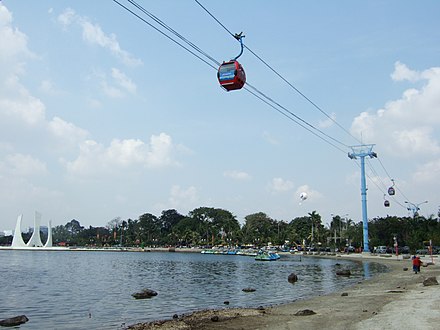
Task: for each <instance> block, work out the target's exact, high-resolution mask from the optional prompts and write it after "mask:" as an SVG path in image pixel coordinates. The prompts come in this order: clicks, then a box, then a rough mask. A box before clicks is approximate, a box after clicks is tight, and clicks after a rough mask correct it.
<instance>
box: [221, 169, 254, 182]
mask: <svg viewBox="0 0 440 330" xmlns="http://www.w3.org/2000/svg"><path fill="white" fill-rule="evenodd" d="M223 176H224V177H226V178H231V179H234V180H240V181H241V180H250V179H251V176H250V175H249V174H248V173H246V172H243V171H236V170H232V171H225V172H223Z"/></svg>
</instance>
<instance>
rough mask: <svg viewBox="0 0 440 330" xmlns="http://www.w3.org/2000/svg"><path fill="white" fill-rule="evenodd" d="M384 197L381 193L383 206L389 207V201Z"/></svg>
mask: <svg viewBox="0 0 440 330" xmlns="http://www.w3.org/2000/svg"><path fill="white" fill-rule="evenodd" d="M385 197H386V195H385V194H383V199H384V202H383V206H385V207H390V201H389V200H387V199H386V198H385Z"/></svg>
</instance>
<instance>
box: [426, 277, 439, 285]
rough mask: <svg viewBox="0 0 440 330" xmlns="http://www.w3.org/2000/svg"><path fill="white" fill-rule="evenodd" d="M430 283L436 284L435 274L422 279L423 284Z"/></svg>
mask: <svg viewBox="0 0 440 330" xmlns="http://www.w3.org/2000/svg"><path fill="white" fill-rule="evenodd" d="M431 285H438V282H437V279H436V278H435V276H430V277H428V278H426V279H424V280H423V286H431Z"/></svg>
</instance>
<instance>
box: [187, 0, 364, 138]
mask: <svg viewBox="0 0 440 330" xmlns="http://www.w3.org/2000/svg"><path fill="white" fill-rule="evenodd" d="M194 1H195V2H196V3H197V4H198V5H199V6H200V7H201V8H202V9H203V10H204V11H205V12H206V13H207V14H208V15H209V16H211V17H212V18H213V19H214V20H215V21H216V22H217V23H218V24H219V25H220V26H221V27H222V28H223V29H225V30H226V32H228V33H229V34H230V35H231V36H232V37H234V39H235V36H234V34H233V33H232V32H231V31H230V30H229V29H228V28H227V27H226V26H225V25H224V24H223V23H222V22H220V20H219V19H217V17H215V16H214V15H213V14H212V13H211V12H210V11H209V10H208V9H207V8H206V7H205V6H203V5H202V4H201V3H200V1H198V0H194ZM244 47H245V48H246V49H247V50H248V51H249V52H250V53H251V54H252V55H254V56H255V57H256V58H257V59H258V60H260V62H261V63H263V64H264V65H265V66H266V67H267V68H269V70H271V71H272V72H273V73H274V74H275V75H277V76H278V77H279V78H280V79H281V80H283V81H284V82H285V83H286V84H287V85H289V86H290V87H291V88H292V89H293V90H295V91H296V92H297V93H298V94H299V95H301V96H302V97H303V98H304V99H305V100H306V101H307V102H309V103H310V104H311V105H312V106H313V107H314V108H316V109H317V110H318V111H320V112H321V113H322V114H323V115H324V116H326V117H327V118H328V119H330V120H331V121H332V122H333V123H334V124H336V125H337V126H338V127H339V128H341V129H342V130H343V131H344V132H345V133H347V134H348V135H350V136H351V137H352V138H353V139H355V140H356V141H357V142H360V143H361V144H362V141H360V140H359V139H358V138H356V137H355V136H353V135H352V134H351V133H350V132H349V131H348V130H347V129H346V128H345V127H343V126H342V125H341V124H339V123H338V122H337V121H336V120H335V119H334V118H332V116H330V115H329V114H328V113H327V112H325V111H324V110H323V109H322V108H321V107H320V106H318V105H317V104H316V103H315V102H313V101H312V100H311V99H310V98H309V97H307V95H305V94H304V93H303V92H301V91H300V90H299V89H298V88H297V87H295V86H294V85H293V84H292V83H291V82H290V81H288V80H287V79H286V78H284V77H283V76H282V75H281V74H280V73H279V72H278V71H277V70H275V69H274V68H273V67H272V66H271V65H270V64H269V63H267V62H266V61H265V60H264V59H263V58H261V57H260V56H259V55H257V54H256V53H255V52H254V51H253V50H252V49H250V48H249V47H248V46H246V45H244Z"/></svg>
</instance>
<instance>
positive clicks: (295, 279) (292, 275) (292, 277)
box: [287, 273, 298, 283]
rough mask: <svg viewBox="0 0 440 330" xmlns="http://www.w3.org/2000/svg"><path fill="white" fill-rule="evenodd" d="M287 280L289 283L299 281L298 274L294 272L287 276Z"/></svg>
mask: <svg viewBox="0 0 440 330" xmlns="http://www.w3.org/2000/svg"><path fill="white" fill-rule="evenodd" d="M287 281H289V283H295V282H296V281H298V276H297V275H296V274H295V273H292V274H290V275H289V276H288V277H287Z"/></svg>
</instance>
